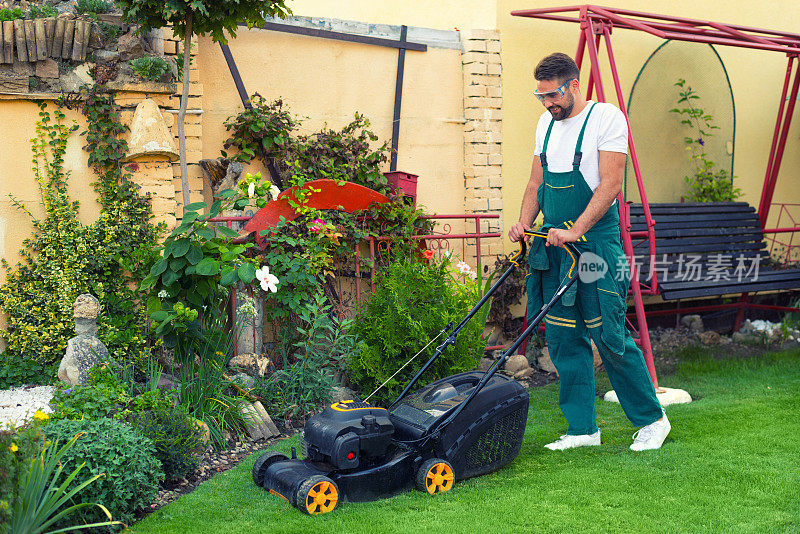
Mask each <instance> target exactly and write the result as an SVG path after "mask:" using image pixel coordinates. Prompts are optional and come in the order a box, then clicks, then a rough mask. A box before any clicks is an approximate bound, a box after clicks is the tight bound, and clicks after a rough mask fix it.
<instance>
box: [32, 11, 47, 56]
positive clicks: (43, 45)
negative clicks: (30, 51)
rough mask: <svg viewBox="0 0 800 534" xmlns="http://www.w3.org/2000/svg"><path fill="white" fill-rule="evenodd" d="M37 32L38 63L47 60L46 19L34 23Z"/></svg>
mask: <svg viewBox="0 0 800 534" xmlns="http://www.w3.org/2000/svg"><path fill="white" fill-rule="evenodd" d="M33 26H34V29H35V32H36V61H43V60H45V59H47V33H45V26H44V19H36V20H34V21H33Z"/></svg>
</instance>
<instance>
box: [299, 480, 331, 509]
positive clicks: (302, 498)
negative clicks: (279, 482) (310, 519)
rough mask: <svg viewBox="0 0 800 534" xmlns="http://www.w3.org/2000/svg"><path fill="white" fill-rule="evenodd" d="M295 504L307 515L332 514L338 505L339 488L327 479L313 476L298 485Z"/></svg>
mask: <svg viewBox="0 0 800 534" xmlns="http://www.w3.org/2000/svg"><path fill="white" fill-rule="evenodd" d="M295 502H296V504H297V507H298V508H300V509H301V510H302V511H304V512H305V513H307V514H309V515H317V514H325V513H328V512H332V511H333V509H334V508H336V505H337V504H339V487H338V486H337V485H336V482H334V481H333V480H331V479H329V478H328V477H324V476H322V475H314V476H313V477H309V478H308V479H306V480H305V481H304V482H303V483H302V484H300V489H298V490H297V496H296V500H295Z"/></svg>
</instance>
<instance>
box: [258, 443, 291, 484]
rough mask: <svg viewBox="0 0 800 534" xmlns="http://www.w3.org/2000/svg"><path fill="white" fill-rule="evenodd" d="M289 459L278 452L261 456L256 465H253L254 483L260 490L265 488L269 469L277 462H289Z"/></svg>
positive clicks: (269, 452) (268, 452)
mask: <svg viewBox="0 0 800 534" xmlns="http://www.w3.org/2000/svg"><path fill="white" fill-rule="evenodd" d="M288 459H289V457H288V456H286V455H285V454H281V453H280V452H278V451H267V452H265V453H264V454H262V455H261V456H259V458H258V460H256V463H255V464H254V465H253V482H254V483H255V485H256V486H258V487H259V488H263V487H264V475H265V474H266V473H267V468H268V467H269V466H271V465H272V464H274V463H275V462H282V461H284V460H288Z"/></svg>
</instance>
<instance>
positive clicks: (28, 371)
mask: <svg viewBox="0 0 800 534" xmlns="http://www.w3.org/2000/svg"><path fill="white" fill-rule="evenodd" d="M40 108H41V110H40V113H39V116H40V120H39V122H38V123H37V135H36V137H35V138H34V139H33V140H32V151H33V165H34V176H35V178H36V181H37V184H38V186H39V192H40V195H41V202H42V205H43V207H44V212H45V215H44V217H43V218H42V219H37V218H36V217H34V216H33V214H32V212H31V211H30V210H28V209H27V207H26V206H25V205H23V204H22V202H19V201H17V200H15V201H14V203H15V205H16V206H17V207H18V208H19V209H21V210H22V211H24V212H25V213H27V214H28V215H29V216H30V217H31V219H32V220H33V225H34V229H35V233H34V234H33V235H32V236H31V237H30V238H28V239H26V240H25V241H24V242H23V250H22V251H21V253H20V254H21V256H22V261H21V262H20V264H18V265H17V266H15V267H14V268H13V270H12V268H11V266H10V265H9V264H8V263H7V262H5V260H3V266H4V267H5V268H6V270H7V271H8V276H7V279H6V283H5V284H4V285H3V286H2V287H0V307H2V308H3V311H4V312H5V313H6V314H7V324H6V330H5V332H3V333H2V335H3V336H4V337H5V339H6V341H7V342H8V350H7V351H6V352H5V353H4V354H3V355H2V356H0V359H2V360H3V365H1V366H0V387H2V386H3V385H9V384H19V383H25V382H29V381H39V382H41V380H42V379H43V377H44V378H47V377H50V378H54V377H55V370H56V368H57V365H58V361H59V360H60V359H61V357H62V356H63V355H64V351H65V349H66V345H67V340H68V339H69V338H71V337H72V336H73V335H74V331H73V319H72V313H73V302H74V300H75V297H77V296H78V295H79V294H81V293H91V294H93V295H94V296H96V297H97V298H98V299H99V300H100V302H101V303H102V304H103V305H104V307H105V313H104V314H101V316H100V318H99V321H98V323H99V324H98V326H99V331H100V333H99V335H100V336H101V337H103V339H104V341H105V342H106V345H107V347H108V348H109V351H110V352H111V353H112V354H113V355H114V356H115V357H116V358H117V359H118V361H126V360H139V361H142V360H146V359H147V358H149V357H150V347H149V346H148V343H147V341H146V331H145V330H144V319H145V318H144V317H143V315H142V314H141V312H140V311H138V310H137V308H136V306H135V304H136V302H137V301H138V300H139V295H138V294H137V292H135V291H133V290H131V289H130V287H129V286H128V284H129V283H130V282H137V283H138V281H139V280H141V279H142V278H143V277H144V274H145V266H146V265H148V266H149V264H150V263H151V259H150V258H151V257H152V254H153V250H154V248H155V243H156V237H157V236H158V233H159V231H160V228H159V227H157V226H155V225H153V224H151V223H150V218H151V217H152V212H151V209H150V203H149V201H148V200H147V199H146V198H144V197H142V196H141V195H139V193H138V186H137V185H136V184H134V183H133V182H132V181H131V179H130V174H128V173H123V172H122V169H121V167H120V164H119V160H120V158H121V157H122V156H123V155H125V153H126V152H127V143H126V142H125V141H124V139H121V138H120V137H119V135H120V134H121V133H122V132H124V130H125V128H124V127H123V126H122V125H121V123H120V122H119V107H118V106H117V105H116V104H115V103H114V101H113V98H112V97H111V96H110V95H108V94H106V93H104V92H103V89H102V88H101V87H95V88H93V89H91V90H90V91H89V92H88V93H87V97H86V100H85V102H84V105H83V107H82V111H83V112H84V114H85V115H86V118H87V123H88V129H87V131H86V138H87V145H86V146H85V147H84V148H85V149H86V150H87V152H89V165H90V166H91V167H92V168H93V169H94V170H95V172H96V173H97V175H98V180H97V181H96V182H95V183H94V184H93V185H94V188H95V191H96V192H97V196H98V203H99V204H100V216H99V218H98V220H97V221H96V222H94V223H92V224H90V225H83V224H81V222H80V221H79V219H78V208H79V206H78V203H77V202H74V201H72V200H71V199H70V197H69V193H68V178H69V172H67V171H66V170H65V169H64V154H65V151H66V144H67V141H68V139H69V137H70V135H71V133H72V132H73V131H74V130H75V129H76V128H77V126H75V125H74V124H73V125H72V126H66V125H64V124H63V122H64V119H65V115H64V113H63V112H62V110H61V107H56V109H55V110H54V111H53V112H52V113H51V112H50V111H48V109H47V106H46V104H45V103H42V104H41V105H40ZM107 334H109V336H110V337H109V338H106V337H104V336H106V335H107Z"/></svg>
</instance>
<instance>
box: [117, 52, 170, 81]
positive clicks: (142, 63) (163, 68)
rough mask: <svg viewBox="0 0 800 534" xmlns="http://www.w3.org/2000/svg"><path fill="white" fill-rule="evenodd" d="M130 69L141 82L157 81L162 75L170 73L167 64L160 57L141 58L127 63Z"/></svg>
mask: <svg viewBox="0 0 800 534" xmlns="http://www.w3.org/2000/svg"><path fill="white" fill-rule="evenodd" d="M128 64H129V65H130V66H131V69H132V70H133V72H134V73H136V75H137V76H138V77H139V78H142V79H143V80H152V81H158V80H160V79H161V77H162V76H163V75H164V74H167V73H169V72H171V71H172V69H171V67H170V66H169V63H167V62H166V60H164V58H162V57H158V56H142V57H140V58H137V59H132V60H130V61H129V62H128Z"/></svg>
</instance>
